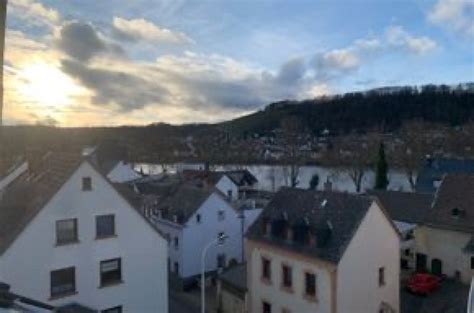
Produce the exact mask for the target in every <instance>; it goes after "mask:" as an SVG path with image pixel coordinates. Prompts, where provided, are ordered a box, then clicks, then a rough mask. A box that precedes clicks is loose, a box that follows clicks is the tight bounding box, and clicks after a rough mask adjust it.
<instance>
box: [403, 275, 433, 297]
mask: <svg viewBox="0 0 474 313" xmlns="http://www.w3.org/2000/svg"><path fill="white" fill-rule="evenodd" d="M440 286H441V278H439V277H437V276H435V275H431V274H426V273H416V274H414V275H413V276H412V277H410V279H409V280H408V284H407V288H408V290H409V291H411V292H413V293H416V294H419V295H428V294H430V293H432V292H433V291H435V290H436V289H438V288H439V287H440Z"/></svg>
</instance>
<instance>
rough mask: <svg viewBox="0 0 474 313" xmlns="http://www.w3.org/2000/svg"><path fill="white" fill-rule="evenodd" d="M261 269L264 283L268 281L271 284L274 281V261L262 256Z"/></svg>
mask: <svg viewBox="0 0 474 313" xmlns="http://www.w3.org/2000/svg"><path fill="white" fill-rule="evenodd" d="M260 262H261V267H260V271H261V275H260V277H261V279H262V280H263V281H266V282H271V281H272V261H271V259H270V258H268V257H265V256H262V257H261V261H260ZM265 269H268V271H266V270H265Z"/></svg>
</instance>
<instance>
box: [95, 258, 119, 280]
mask: <svg viewBox="0 0 474 313" xmlns="http://www.w3.org/2000/svg"><path fill="white" fill-rule="evenodd" d="M115 261H118V270H117V271H118V272H119V278H116V279H114V280H110V281H105V279H104V277H103V274H104V273H107V272H111V271H107V272H103V271H102V266H103V265H104V264H106V263H111V262H115ZM99 278H100V287H108V286H113V285H117V284H121V283H123V275H122V258H113V259H107V260H102V261H100V263H99Z"/></svg>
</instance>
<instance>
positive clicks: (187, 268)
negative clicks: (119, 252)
mask: <svg viewBox="0 0 474 313" xmlns="http://www.w3.org/2000/svg"><path fill="white" fill-rule="evenodd" d="M135 188H136V189H137V191H138V192H139V193H140V192H141V191H144V190H146V193H143V194H141V195H142V196H144V197H146V196H148V197H150V196H154V198H153V197H151V198H150V200H149V201H148V203H149V204H148V205H146V206H145V207H144V208H143V209H144V214H145V216H147V217H148V218H149V219H150V221H152V223H153V224H154V225H156V227H157V228H158V229H159V230H160V231H161V232H162V233H163V234H164V235H165V237H166V238H167V239H168V251H169V260H168V264H169V269H170V272H171V273H172V275H173V276H177V277H179V279H180V281H181V286H182V287H187V286H189V285H192V284H194V283H195V282H196V281H197V279H198V278H199V275H200V273H201V253H202V252H203V250H204V247H206V246H207V245H208V244H209V243H210V242H212V241H215V240H216V239H217V238H218V237H219V236H221V235H226V236H227V239H226V240H225V241H224V242H223V243H222V244H220V245H214V246H212V247H211V248H210V249H209V250H208V253H207V258H206V272H215V271H217V270H218V269H220V268H225V267H227V266H228V265H229V264H234V263H240V262H242V259H243V234H244V232H245V218H244V217H245V215H243V214H241V212H239V211H238V210H237V209H236V208H234V207H233V206H232V204H231V203H230V202H229V201H227V197H226V196H225V195H224V194H222V192H220V191H219V190H217V189H216V188H208V187H206V186H196V185H194V184H189V183H186V182H184V183H183V182H180V183H178V184H176V185H172V186H168V187H167V188H164V189H162V188H157V189H156V190H153V187H150V186H147V187H146V188H145V187H144V186H143V185H142V186H141V187H135Z"/></svg>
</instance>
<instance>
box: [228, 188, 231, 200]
mask: <svg viewBox="0 0 474 313" xmlns="http://www.w3.org/2000/svg"><path fill="white" fill-rule="evenodd" d="M227 197H228V198H229V199H232V190H231V189H229V190H227Z"/></svg>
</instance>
